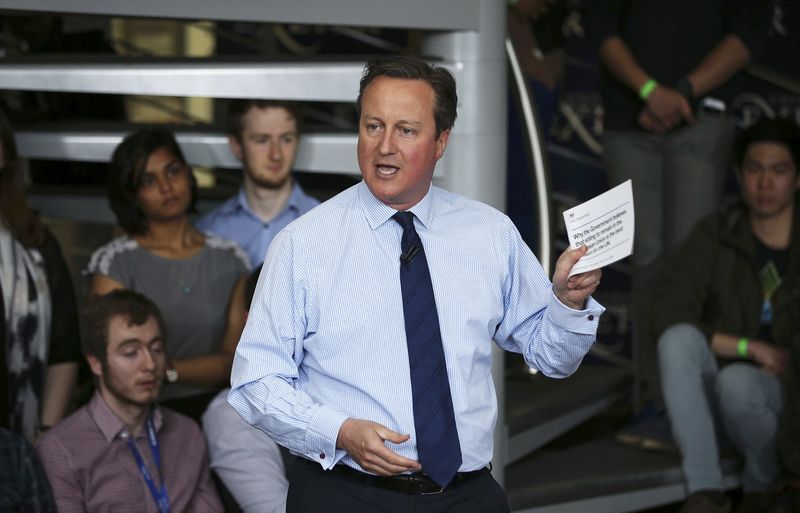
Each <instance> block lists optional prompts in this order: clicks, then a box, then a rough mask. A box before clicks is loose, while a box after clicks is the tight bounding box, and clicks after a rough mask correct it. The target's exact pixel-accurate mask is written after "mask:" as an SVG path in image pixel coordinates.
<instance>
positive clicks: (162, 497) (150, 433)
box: [128, 415, 171, 513]
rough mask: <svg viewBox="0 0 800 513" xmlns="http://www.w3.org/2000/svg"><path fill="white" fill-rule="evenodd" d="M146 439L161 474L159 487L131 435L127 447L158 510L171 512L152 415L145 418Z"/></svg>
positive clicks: (165, 512)
mask: <svg viewBox="0 0 800 513" xmlns="http://www.w3.org/2000/svg"><path fill="white" fill-rule="evenodd" d="M147 441H148V442H150V452H151V453H152V454H153V462H154V463H155V464H156V468H157V469H158V473H159V474H161V488H160V489H158V488H156V484H155V483H154V482H153V477H152V476H151V475H150V471H149V470H147V466H146V465H145V464H144V459H142V455H141V454H140V453H139V449H137V448H136V443H134V441H133V436H129V437H128V447H129V448H130V450H131V452H132V453H133V457H134V459H136V463H137V464H138V465H139V473H141V474H142V479H144V482H145V484H147V488H148V489H149V490H150V495H152V496H153V500H155V501H156V506H158V511H159V512H160V513H171V512H170V508H169V497H167V487H166V486H165V485H164V473H163V472H162V471H161V451H159V449H158V438H157V437H156V428H155V426H154V425H153V416H152V415H151V416H150V418H148V419H147Z"/></svg>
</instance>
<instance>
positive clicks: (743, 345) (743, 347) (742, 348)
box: [736, 337, 750, 358]
mask: <svg viewBox="0 0 800 513" xmlns="http://www.w3.org/2000/svg"><path fill="white" fill-rule="evenodd" d="M749 343H750V339H747V338H745V337H742V338H740V339H739V343H738V344H737V345H736V354H738V355H739V356H741V357H742V358H747V345H748V344H749Z"/></svg>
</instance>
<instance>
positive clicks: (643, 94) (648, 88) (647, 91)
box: [639, 78, 658, 102]
mask: <svg viewBox="0 0 800 513" xmlns="http://www.w3.org/2000/svg"><path fill="white" fill-rule="evenodd" d="M656 87H658V82H656V81H655V80H654V79H652V78H651V79H650V80H648V81H647V82H645V83H644V85H642V88H641V89H639V98H641V99H642V101H643V102H646V101H647V99H648V98H650V95H651V94H653V91H655V90H656Z"/></svg>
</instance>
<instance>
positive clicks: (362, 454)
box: [336, 419, 422, 476]
mask: <svg viewBox="0 0 800 513" xmlns="http://www.w3.org/2000/svg"><path fill="white" fill-rule="evenodd" d="M409 438H411V435H402V434H400V433H395V432H394V431H392V430H391V429H389V428H387V427H386V426H383V425H381V424H378V423H377V422H372V421H369V420H361V419H347V420H346V421H344V424H342V427H341V428H339V436H338V437H337V439H336V446H337V447H339V448H340V449H344V450H345V451H347V453H348V454H349V455H350V456H351V457H352V458H353V459H354V460H356V463H358V464H359V465H360V466H361V468H363V469H364V470H366V471H367V472H372V473H375V474H378V475H381V476H393V475H396V474H401V473H403V472H419V471H421V470H422V466H421V465H420V464H419V463H418V462H416V461H414V460H411V459H408V458H404V457H403V456H400V455H399V454H397V453H396V452H394V451H392V450H390V449H389V448H388V447H386V445H385V444H384V442H385V441H389V442H392V443H393V444H401V443H403V442H405V441H407V440H408V439H409Z"/></svg>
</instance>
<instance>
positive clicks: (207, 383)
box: [86, 128, 249, 419]
mask: <svg viewBox="0 0 800 513" xmlns="http://www.w3.org/2000/svg"><path fill="white" fill-rule="evenodd" d="M108 197H109V201H110V203H111V208H112V209H113V210H114V213H115V214H116V216H117V221H118V222H119V224H120V226H121V227H122V229H123V230H125V232H126V233H127V235H126V236H124V237H120V238H118V239H115V240H113V241H111V242H110V243H108V244H106V245H105V246H103V247H101V248H100V249H98V250H97V251H95V253H94V255H92V258H91V261H90V263H89V267H88V269H87V271H86V274H88V275H91V287H90V292H91V294H95V295H100V294H105V293H107V292H109V291H111V290H114V289H119V288H129V289H133V290H136V291H137V292H141V293H142V294H145V295H146V296H148V297H150V298H151V299H152V300H153V301H154V302H155V303H156V304H157V305H158V306H159V308H160V309H161V311H162V312H163V314H164V319H165V321H166V324H167V337H168V340H169V344H167V348H168V349H167V357H168V365H167V373H166V374H167V375H166V382H167V383H169V385H168V386H166V387H164V389H163V390H162V394H161V399H162V404H164V405H166V406H168V407H170V408H172V409H174V410H177V411H179V412H181V413H184V414H186V415H189V416H190V417H193V418H195V419H198V418H199V417H200V415H201V414H202V412H203V410H204V409H205V406H206V405H207V403H208V401H210V400H211V398H212V397H213V396H214V393H215V391H216V390H218V389H219V388H220V387H222V386H224V385H225V384H227V382H228V380H229V379H230V370H231V362H232V359H233V353H234V351H235V349H236V343H237V342H238V339H237V337H236V336H235V335H234V334H236V333H239V332H241V325H242V324H243V322H244V321H243V319H241V318H236V319H231V318H230V317H231V316H229V315H228V314H227V311H228V309H227V307H226V305H227V302H228V300H229V298H230V297H232V294H234V293H237V294H241V293H242V292H241V288H242V286H243V281H244V280H243V279H244V277H245V275H246V273H247V270H248V268H249V261H248V257H247V255H246V254H245V253H244V252H243V251H242V250H241V249H240V248H239V247H238V246H237V245H236V244H234V243H233V242H229V241H227V240H224V239H220V238H218V237H216V236H214V235H211V234H204V233H201V232H200V231H198V230H197V229H195V228H194V226H192V223H191V221H190V219H189V214H190V212H193V211H194V205H195V201H196V199H197V183H196V182H195V179H194V176H193V174H192V171H191V169H190V167H189V166H188V164H187V163H186V159H185V158H184V156H183V152H182V151H181V149H180V147H179V146H178V143H177V142H176V141H175V138H174V137H173V135H172V133H170V132H169V131H168V130H165V129H162V128H147V129H142V130H139V131H138V132H135V133H133V134H131V135H129V136H128V137H126V138H125V139H124V140H123V141H122V143H120V145H119V146H118V147H117V149H116V150H115V151H114V155H113V156H112V159H111V169H110V175H109V186H108ZM240 278H242V280H241V283H238V282H239V281H240ZM235 290H236V291H238V292H235ZM229 322H230V323H232V324H234V325H233V326H231V327H230V332H229V333H230V334H229V335H226V325H227V324H228V323H229Z"/></svg>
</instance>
